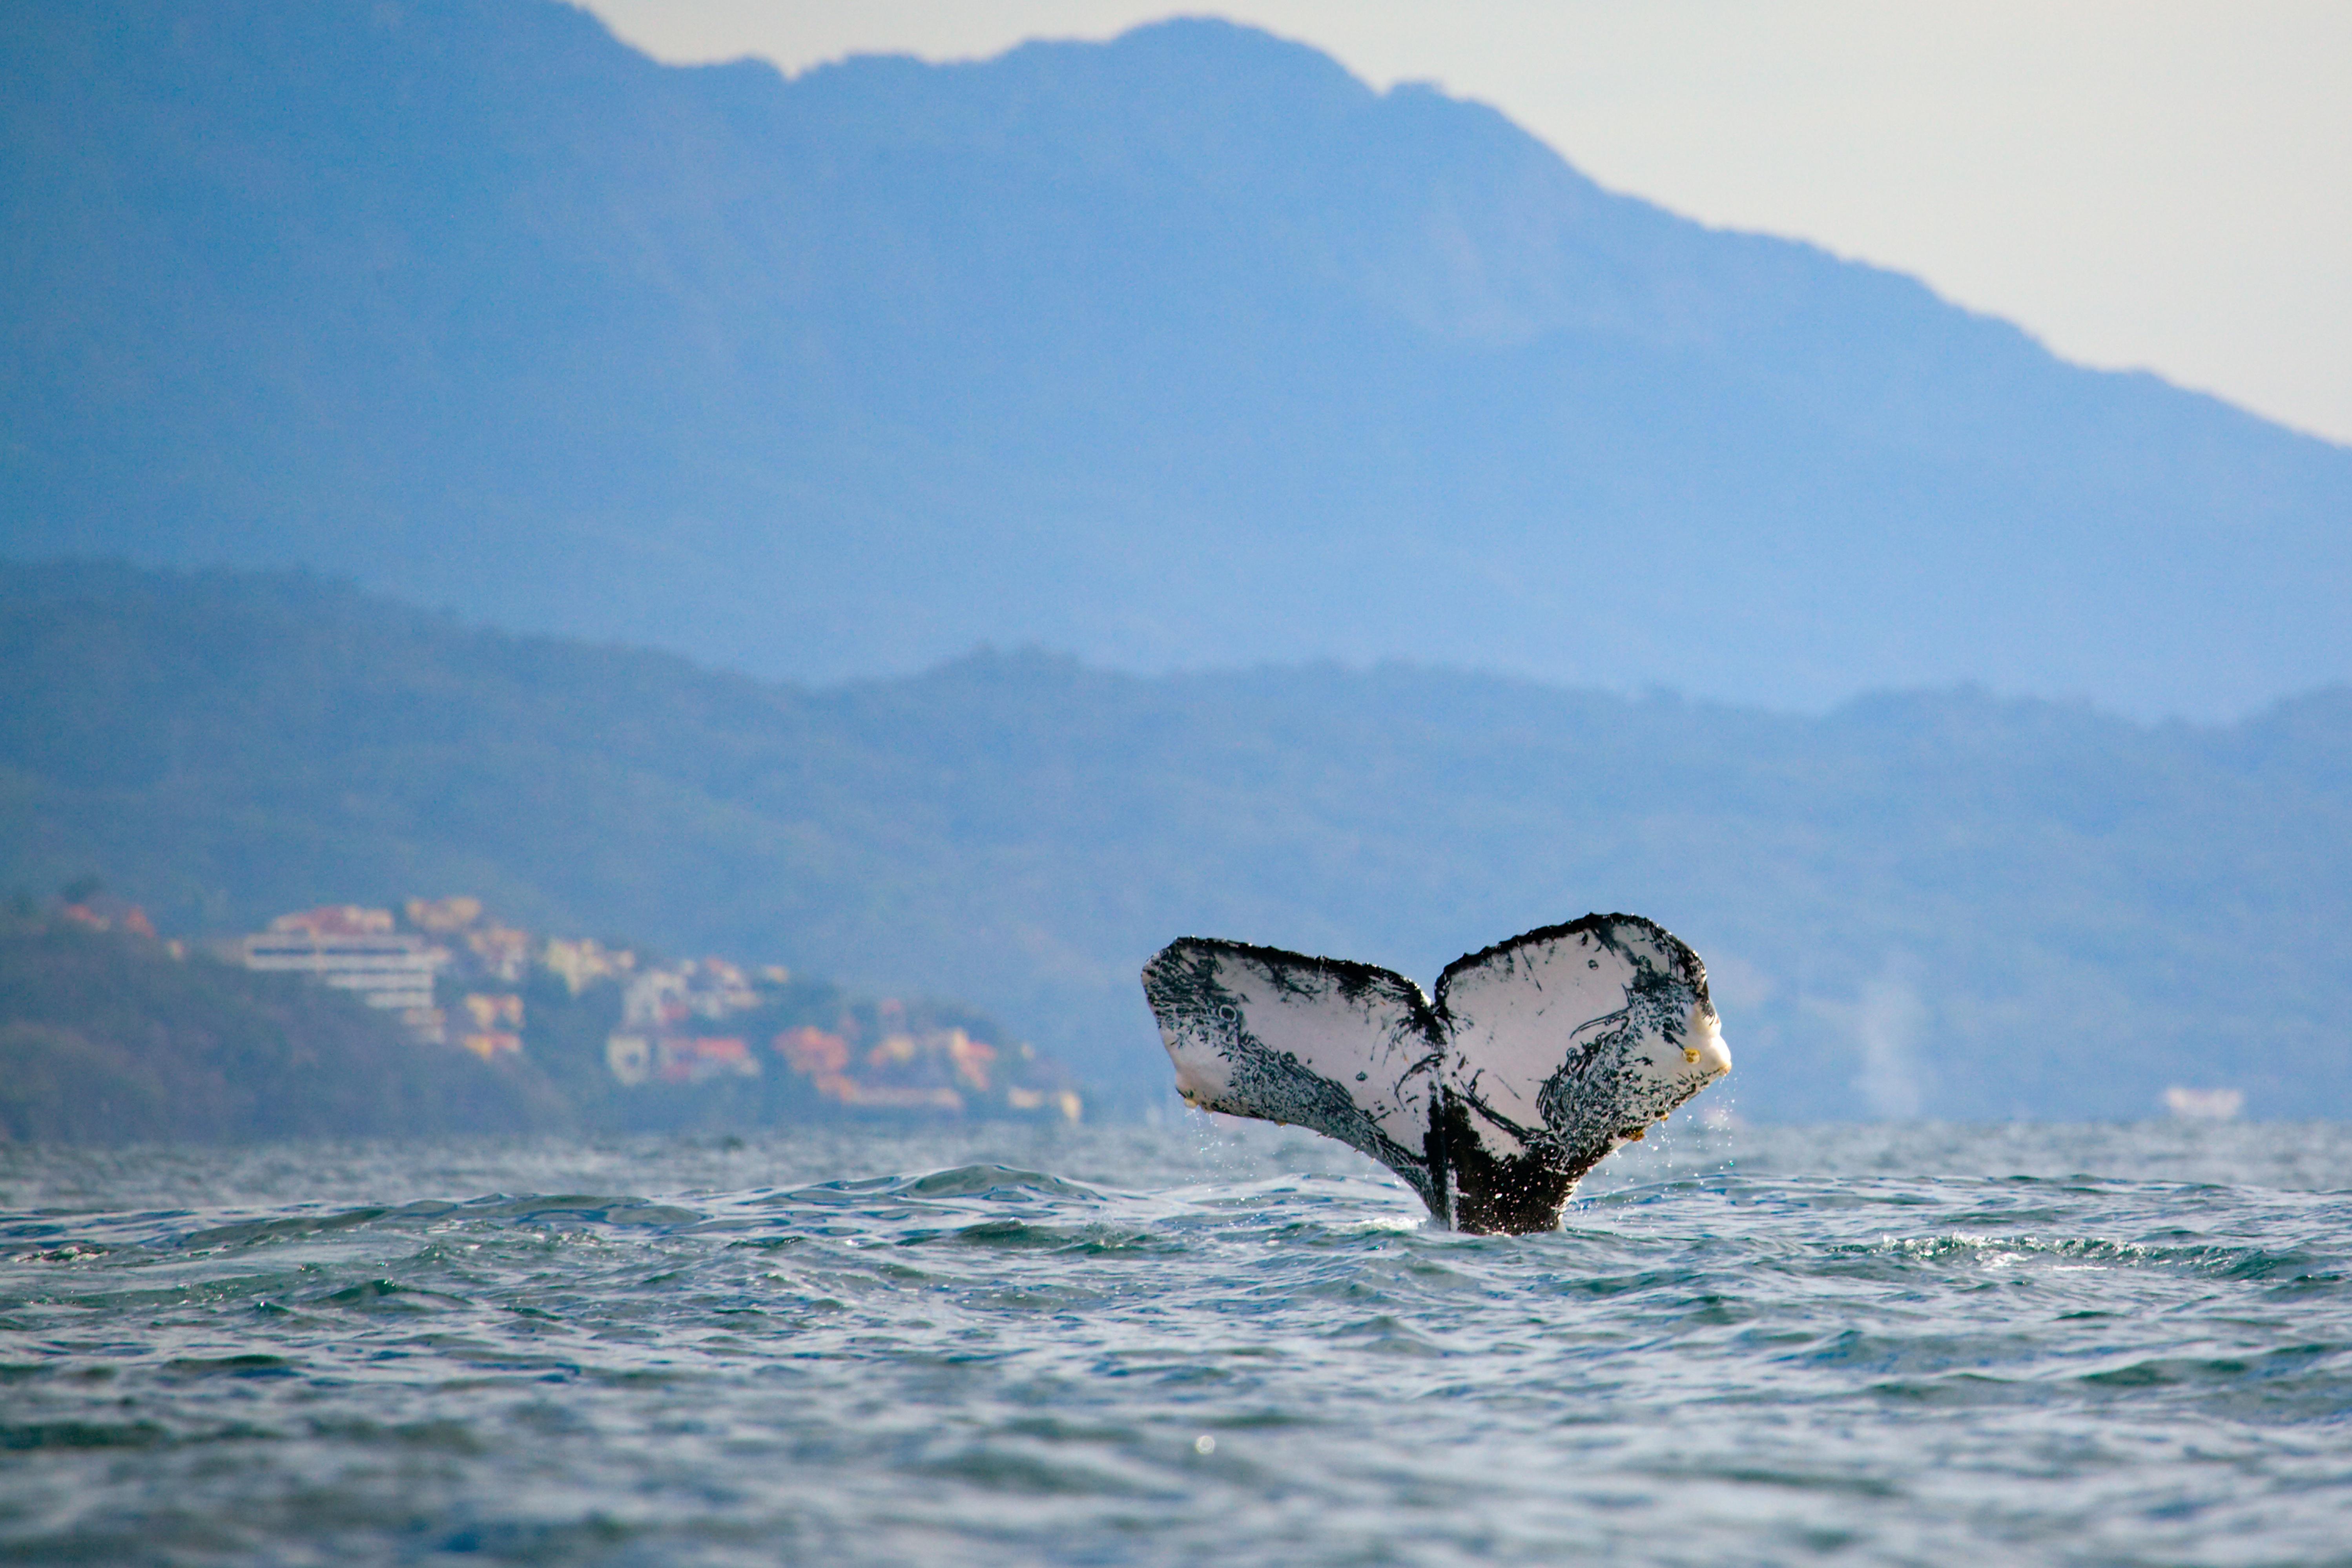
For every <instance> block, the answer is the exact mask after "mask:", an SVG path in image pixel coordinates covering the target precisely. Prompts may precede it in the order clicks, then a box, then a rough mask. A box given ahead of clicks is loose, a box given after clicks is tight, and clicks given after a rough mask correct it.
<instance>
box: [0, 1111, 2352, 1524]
mask: <svg viewBox="0 0 2352 1568" xmlns="http://www.w3.org/2000/svg"><path fill="white" fill-rule="evenodd" d="M0 1560H6V1561H16V1562H36V1563H239V1564H243V1563H322V1564H323V1563H334V1564H357V1563H439V1562H444V1561H446V1562H453V1563H454V1562H461V1561H462V1562H491V1563H632V1564H635V1563H644V1564H672V1563H921V1564H953V1563H1105V1564H1111V1563H1220V1564H1237V1563H1269V1564H1277V1563H1278V1564H1302V1565H1303V1564H1319V1563H1689V1564H1708V1565H1722V1564H1741V1563H1812V1562H1823V1563H1937V1564H1965V1565H1969V1568H1979V1565H1993V1564H2010V1563H2069V1564H2073V1563H2080V1564H2150V1565H2154V1564H2167V1565H2179V1564H2206V1563H2210V1564H2246V1565H2253V1564H2289V1563H2294V1564H2304V1563H2314V1564H2315V1563H2347V1564H2352V1131H2347V1130H2345V1129H2342V1128H2337V1127H2332V1126H2283V1125H2259V1126H2258V1125H2198V1124H2189V1123H2157V1124H2148V1125H2143V1126H2114V1127H2032V1126H2011V1127H1994V1128H1953V1127H1935V1126H1925V1127H1906V1128H1843V1129H1742V1128H1734V1129H1729V1130H1708V1129H1705V1128H1701V1127H1699V1126H1696V1125H1695V1124H1690V1123H1686V1122H1682V1121H1677V1122H1676V1123H1675V1124H1674V1125H1673V1126H1671V1127H1669V1128H1667V1129H1664V1130H1663V1131H1661V1132H1659V1133H1657V1134H1654V1136H1653V1138H1652V1139H1651V1140H1650V1141H1649V1142H1647V1143H1645V1144H1644V1145H1643V1146H1641V1147H1638V1148H1635V1149H1633V1150H1629V1151H1627V1152H1624V1153H1623V1154H1621V1155H1619V1156H1617V1157H1616V1158H1613V1159H1612V1160H1611V1161H1610V1162H1608V1163H1606V1164H1604V1165H1603V1166H1602V1167H1601V1169H1600V1170H1599V1171H1598V1172H1596V1173H1595V1174H1594V1175H1593V1177H1592V1178H1591V1179H1590V1180H1589V1181H1588V1183H1587V1184H1586V1187H1585V1189H1584V1192H1583V1193H1582V1194H1581V1195H1580V1198H1579V1199H1578V1201H1576V1202H1575V1203H1574V1204H1573V1205H1571V1206H1570V1209H1569V1212H1568V1214H1567V1215H1566V1218H1565V1221H1564V1223H1563V1225H1562V1227H1561V1228H1560V1230H1559V1232H1558V1233H1557V1234H1551V1235H1544V1236H1536V1237H1461V1236H1454V1235H1448V1234H1444V1233H1441V1232H1433V1231H1432V1230H1430V1229H1428V1228H1427V1227H1426V1226H1424V1225H1423V1215H1422V1214H1421V1211H1420V1209H1419V1206H1418V1205H1416V1203H1415V1202H1414V1201H1413V1199H1412V1196H1411V1195H1410V1194H1408V1193H1407V1192H1405V1191H1404V1189H1402V1187H1401V1186H1399V1185H1398V1184H1396V1183H1395V1182H1394V1181H1393V1180H1391V1178H1389V1177H1388V1176H1387V1174H1386V1173H1384V1172H1381V1170H1379V1169H1378V1167H1375V1166H1373V1165H1370V1163H1366V1162H1363V1161H1361V1160H1359V1159H1357V1158H1356V1157H1355V1156H1354V1155H1352V1154H1350V1153H1349V1152H1347V1151H1345V1150H1343V1149H1340V1148H1339V1147H1338V1146H1336V1145H1333V1144H1330V1143H1328V1142H1323V1141H1321V1140H1319V1139H1316V1138H1314V1137H1312V1136H1309V1135H1307V1134H1305V1133H1299V1132H1293V1131H1281V1130H1277V1129H1274V1128H1270V1127H1263V1126H1255V1125H1249V1124H1242V1123H1235V1122H1231V1121H1223V1120H1217V1119H1211V1118H1207V1117H1202V1116H1186V1117H1181V1118H1178V1117H1172V1116H1171V1118H1169V1119H1167V1120H1166V1121H1164V1122H1163V1123H1161V1124H1159V1125H1131V1126H1125V1127H1100V1128H1037V1127H1009V1126H1008V1127H997V1128H990V1127H977V1128H970V1127H967V1128H953V1129H947V1130H940V1129H928V1130H906V1129H900V1130H882V1129H856V1128H852V1129H828V1130H823V1131H805V1132H791V1133H775V1134H762V1135H761V1136H757V1137H751V1138H746V1139H732V1138H714V1137H708V1136H705V1137H695V1138H683V1139H671V1140H644V1141H624V1140H613V1141H609V1142H531V1143H507V1144H499V1143H446V1144H426V1145H415V1144H412V1145H381V1146H378V1145H364V1146H362V1145H325V1146H321V1145H302V1146H281V1147H268V1148H260V1149H245V1150H198V1149H132V1150H118V1151H90V1150H58V1149H38V1148H22V1147H18V1148H5V1149H0Z"/></svg>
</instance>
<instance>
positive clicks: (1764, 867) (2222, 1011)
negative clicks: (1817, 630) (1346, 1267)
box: [0, 568, 2352, 1118]
mask: <svg viewBox="0 0 2352 1568" xmlns="http://www.w3.org/2000/svg"><path fill="white" fill-rule="evenodd" d="M89 873H95V874H97V875H100V876H101V877H103V878H104V879H106V880H107V882H108V883H109V885H110V886H111V887H113V888H114V889H117V890H118V891H120V892H121V893H122V894H124V895H126V896H129V897H131V898H134V899H137V900H142V901H143V902H144V903H145V904H146V905H147V907H148V908H149V909H150V910H152V911H153V912H154V913H155V914H156V916H157V917H158V919H159V920H161V921H163V924H164V926H165V928H166V930H167V931H170V930H173V929H175V928H176V929H178V930H181V931H191V930H199V929H212V930H234V929H237V928H240V927H243V926H247V925H250V924H252V923H254V922H257V921H259V920H261V919H262V918H264V917H265V916H267V915H269V914H271V913H275V912H277V911H278V910H285V909H289V908H294V907H299V906H307V905H310V904H314V903H318V902H321V901H325V900H337V901H341V900H357V901H362V902H371V903H383V902H387V901H391V900H397V899H400V898H404V897H407V896H410V895H414V894H420V893H422V894H440V893H447V892H460V891H463V892H472V893H476V894H478V895H481V896H483V897H485V898H488V900H491V902H492V904H493V906H494V907H496V908H498V909H499V910H502V911H505V912H507V913H508V914H509V916H510V917H512V918H520V919H522V920H524V921H526V922H527V923H530V924H533V925H536V926H539V927H541V929H550V928H551V929H556V930H568V931H587V932H605V933H615V932H616V933H627V934H630V935H633V936H635V937H638V938H641V939H646V940H650V941H653V942H656V943H659V944H662V945H664V946H666V947H667V948H669V949H670V950H671V951H674V952H698V951H718V952H728V953H730V954H733V955H735V956H737V957H738V958H740V959H742V960H745V961H750V962H783V963H791V964H793V966H794V967H795V968H798V969H802V970H804V971H807V972H809V973H818V974H825V975H831V976H836V977H839V978H841V979H842V980H844V981H845V982H849V983H851V984H859V985H863V986H866V987H870V988H872V989H874V990H876V991H878V992H883V993H888V994H898V995H920V994H927V993H928V994H945V995H951V996H959V997H963V998H966V999H969V1000H970V1001H971V1002H973V1003H975V1004H978V1005H982V1006H984V1007H987V1008H988V1009H990V1010H991V1011H992V1012H994V1013H995V1014H997V1015H998V1016H1000V1017H1001V1018H1003V1021H1004V1022H1005V1023H1006V1024H1007V1025H1009V1026H1012V1027H1013V1029H1014V1030H1015V1031H1016V1032H1018V1033H1020V1034H1022V1035H1024V1036H1025V1037H1028V1038H1030V1039H1032V1040H1034V1041H1035V1042H1036V1043H1037V1044H1038V1045H1040V1046H1041V1047H1045V1048H1047V1049H1049V1050H1052V1051H1054V1052H1055V1053H1056V1054H1058V1055H1061V1056H1062V1057H1064V1058H1065V1059H1066V1060H1068V1061H1070V1062H1071V1063H1072V1064H1073V1066H1075V1067H1076V1068H1079V1070H1080V1071H1081V1072H1082V1073H1084V1074H1086V1075H1087V1076H1088V1077H1089V1078H1090V1079H1092V1080H1093V1082H1094V1083H1095V1084H1096V1085H1097V1086H1100V1087H1104V1088H1107V1089H1111V1090H1113V1091H1114V1092H1116V1093H1125V1094H1130V1095H1142V1094H1152V1093H1164V1092H1165V1086H1166V1083H1167V1068H1166V1063H1165V1059H1164V1058H1163V1056H1162V1054H1161V1052H1160V1048H1159V1045H1158V1041H1157V1039H1156V1037H1154V1035H1153V1033H1152V1030H1151V1026H1150V1019H1149V1017H1148V1016H1147V1015H1146V1014H1145V1012H1144V1009H1143V1005H1142V1002H1141V996H1140V992H1139V987H1138V984H1137V980H1136V972H1137V970H1138V968H1139V965H1140V964H1141V963H1142V961H1143V959H1144V958H1145V957H1146V956H1147V955H1148V954H1149V953H1150V952H1152V951H1153V950H1154V949H1155V948H1157V947H1158V946H1159V945H1160V943H1162V942H1166V941H1168V940H1169V939H1170V938H1172V937H1174V936H1177V935H1179V934H1182V933H1185V932H1203V933H1210V934H1218V935H1227V936H1234V937H1242V938H1247V939H1251V940H1255V941H1259V942H1270V943H1276V944H1279V945H1284V946H1290V947H1298V948H1304V949H1307V950H1310V951H1321V952H1334V953H1339V954H1343V955H1346V956H1349V957H1357V958H1364V959H1370V960H1373V961H1377V962H1381V963H1390V964H1391V965H1395V966H1398V967H1401V968H1403V969H1404V970H1406V971H1407V972H1408V973H1412V974H1415V975H1417V976H1418V977H1420V978H1421V979H1423V981H1424V982H1426V981H1428V980H1430V979H1432V978H1433V977H1434V975H1435V973H1436V971H1437V969H1438V968H1439V966H1440V965H1442V964H1443V963H1444V962H1445V961H1446V960H1448V959H1450V958H1452V957H1454V955H1455V954H1457V953H1460V952H1465V951H1469V950H1472V949H1475V948H1476V947H1479V946H1481V945H1483V944H1485V943H1486V942H1490V941H1493V940H1496V939H1497V938H1500V937H1503V936H1507V935H1509V934H1511V933H1513V932H1515V931H1520V930H1524V929H1526V928H1528V927H1530V926H1534V925H1538V924H1541V923H1544V922H1547V921H1557V920H1560V919H1564V918H1568V917H1571V916H1574V915H1579V914H1582V913H1584V912H1585V911H1586V910H1612V909H1624V910H1636V911H1639V912H1642V913H1645V914H1649V915H1652V916H1654V917H1655V918H1657V919H1659V920H1661V921H1664V923H1665V924H1666V925H1668V926H1669V927H1670V928H1672V929H1673V930H1675V931H1676V932H1678V933H1679V934H1681V935H1682V936H1684V937H1685V938H1686V939H1687V940H1689V941H1690V942H1692V943H1693V944H1694V945H1696V947H1697V948H1698V950H1699V951H1700V952H1701V953H1703V954H1704V955H1705V956H1706V958H1707V960H1708V961H1709V963H1710V964H1711V966H1712V969H1713V973H1714V976H1715V984H1716V991H1717V1000H1718V1002H1719V1004H1720V1005H1721V1006H1722V1009H1723V1013H1724V1017H1725V1024H1726V1029H1727V1034H1728V1036H1729V1037H1730V1039H1731V1042H1732V1045H1733V1048H1734V1051H1735V1055H1736V1057H1737V1061H1738V1068H1737V1069H1736V1071H1735V1074H1734V1078H1733V1080H1732V1097H1733V1100H1734V1102H1735V1103H1736V1104H1737V1105H1738V1107H1739V1108H1740V1109H1741V1110H1743V1111H1744V1112H1746V1113H1748V1114H1752V1115H1758V1116H1767V1117H1777V1118H1794V1117H1813V1116H1843V1115H1862V1114H1872V1113H1880V1114H1897V1115H1901V1114H1913V1113H1924V1114H1932V1115H1942V1116H1953V1117H1977V1116H2007V1115H2029V1116H2041V1117H2093V1116H2132V1117H2137V1116H2144V1115H2149V1114H2155V1113H2158V1110H2160V1105H2159V1100H2158V1096H2159V1095H2160V1093H2161V1091H2162V1089H2164V1088H2165V1087H2166V1086H2168V1085H2171V1084H2181V1085H2187V1086H2190V1087H2236V1088H2240V1089H2243V1090H2245V1091H2246V1094H2247V1100H2248V1109H2249V1110H2251V1111H2252V1112H2255V1113H2258V1114H2263V1115H2273V1116H2278V1115H2298V1116H2336V1117H2340V1116H2345V1115H2347V1114H2352V1055H2347V1052H2346V1050H2345V1048H2344V1024H2343V1020H2344V1019H2345V1018H2346V1017H2347V1016H2352V972H2347V968H2346V966H2345V964H2344V963H2343V955H2344V953H2345V952H2347V949H2352V689H2334V690H2330V691H2325V692H2321V693H2317V694H2315V695H2311V696H2307V697H2304V698H2300V699H2297V700H2293V701H2290V702H2287V703H2284V704H2282V705H2279V706H2277V707H2274V708H2273V709H2272V710H2268V711H2267V712H2265V713H2263V714H2262V715H2260V716H2258V717H2255V718H2252V719H2250V720H2247V721H2241V722H2237V723H2233V724H2229V725H2221V726H2210V727H2200V726H2191V725H2187V724H2180V723H2168V724H2163V725H2155V726H2149V725H2142V724H2137V723H2133V722H2129V721H2124V720H2120V719H2116V718H2113V717H2110V716H2108V715H2105V714H2103V713H2100V712H2098V711H2096V710H2092V709H2089V708H2086V707H2081V706H2073V705H2063V704H2050V703H2043V702H2032V701H2000V700H1993V699H1991V698H1989V697H1987V696H1985V695H1983V694H1981V693H1979V692H1973V691H1969V690H1954V691H1945V692H1938V693H1923V694H1912V695H1906V696H1899V697H1874V698H1871V699H1867V700H1861V701H1857V702H1854V703H1851V704H1848V705H1846V706H1844V707H1842V708H1840V709H1838V710H1835V711H1833V712H1832V713H1830V714H1829V715H1827V716H1826V717H1822V718H1818V719H1807V718H1796V717H1789V716H1778V715H1769V714H1765V713H1759V712H1756V711H1751V710H1737V709H1729V708H1721V707H1711V706H1706V705H1702V704H1697V703H1693V702H1687V701H1682V700H1674V699H1670V698H1664V697H1656V698H1650V699H1644V700H1626V699H1622V698H1616V697H1611V696H1605V695H1598V694H1593V693H1589V692H1575V691H1569V690H1561V689H1551V688H1546V687H1541V686H1536V685H1531V684H1527V683H1521V682H1514V681H1509V680H1504V679H1496V678H1490V677H1480V676H1471V675H1462V674H1449V673H1445V672H1442V671H1436V670H1431V669H1427V668H1409V667H1402V666H1384V667H1381V668H1376V669H1373V670H1370V671H1368V672H1351V671H1348V670H1345V669H1341V668H1336V667H1331V666H1318V667H1305V668H1288V669H1259V670H1253V671H1246V672H1240V673H1226V674H1204V675H1187V676H1174V677H1161V678H1156V679H1141V678H1137V677H1133V676H1125V675H1116V674H1108V673H1104V672H1102V671H1099V670H1095V669H1089V668H1085V667H1083V666H1080V665H1078V664H1076V663H1075V662H1073V661H1070V660H1068V659H1066V658H1059V657H1054V656H1047V655H1043V654H1030V653H1016V654H983V655H979V656H975V657H971V658H964V659H961V660H958V661H956V662H955V663H952V664H950V665H947V666H945V667H942V668H938V669H935V670H932V671H930V672H929V673H926V674H923V675H921V676H919V677H915V678H911V679H898V680H888V681H871V682H863V683H856V684H850V685H845V686H839V687H834V688H830V689H806V688H800V687H793V686H778V685H768V684H763V683H761V682H759V681H755V680H752V679H745V678H741V677H737V676H730V675H719V674H712V673H709V672H707V671H704V670H701V669H698V668H695V667H693V666H691V665H689V664H688V663H686V662H685V661H683V660H681V659H679V658H675V657H672V656H668V655H664V654H656V653H646V652H638V651H633V650H629V649H625V648H618V647H589V646H583V645H580V644H568V643H561V642H553V641H545V640H531V639H520V638H516V637H509V636H506V635H502V634H497V633H492V632H486V631H479V630H474V629H469V628H467V627H466V626H461V625H459V624H457V622H455V621H453V620H450V619H448V618H446V617H439V616H427V615H423V614H420V613H417V612H414V611H410V610H406V609H403V608H400V607H398V606H394V605H387V604H385V603H383V602H382V601H379V600H375V599H371V598H367V597H364V596H362V595H358V594H356V593H354V592H352V591H351V590H349V589H345V588H338V587H334V586H331V585H327V584H320V583H319V582H317V581H315V580H305V579H300V578H291V577H283V576H276V577H246V576H230V575H222V574H214V575H205V576H199V577H187V576H178V575H169V574H163V575H157V574H138V573H131V572H126V571H121V570H117V569H103V568H74V569H47V570H26V569H24V568H7V569H5V570H0V889H5V887H7V886H9V885H11V884H13V885H15V886H16V887H18V888H21V889H25V890H26V891H28V892H33V893H46V892H48V891H50V890H52V889H55V888H57V887H58V886H59V885H61V884H62V883H64V882H66V881H67V880H68V879H74V878H77V877H80V876H83V875H85V874H89Z"/></svg>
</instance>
